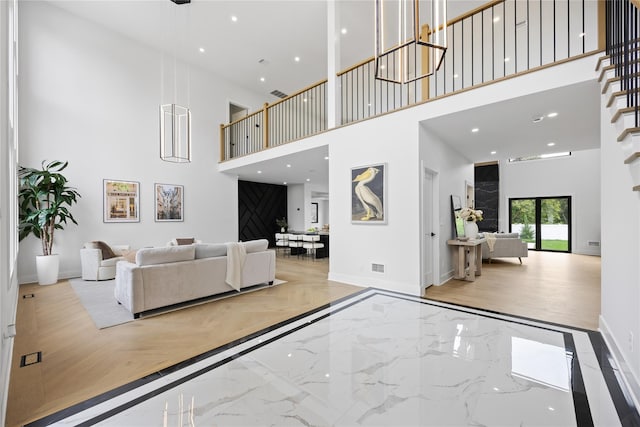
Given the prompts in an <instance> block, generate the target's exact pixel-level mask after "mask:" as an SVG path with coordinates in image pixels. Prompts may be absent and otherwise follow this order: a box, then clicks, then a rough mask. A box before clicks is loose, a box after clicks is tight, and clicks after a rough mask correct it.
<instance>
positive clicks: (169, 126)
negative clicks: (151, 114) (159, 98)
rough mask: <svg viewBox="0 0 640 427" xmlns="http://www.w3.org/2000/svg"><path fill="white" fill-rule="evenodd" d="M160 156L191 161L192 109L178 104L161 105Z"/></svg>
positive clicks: (174, 160) (173, 159)
mask: <svg viewBox="0 0 640 427" xmlns="http://www.w3.org/2000/svg"><path fill="white" fill-rule="evenodd" d="M160 158H161V159H162V160H164V161H167V162H174V163H189V162H191V111H189V109H188V108H185V107H182V106H180V105H176V104H165V105H161V106H160Z"/></svg>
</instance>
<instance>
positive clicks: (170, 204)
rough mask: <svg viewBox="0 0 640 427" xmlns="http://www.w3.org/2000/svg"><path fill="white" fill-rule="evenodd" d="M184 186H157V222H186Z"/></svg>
mask: <svg viewBox="0 0 640 427" xmlns="http://www.w3.org/2000/svg"><path fill="white" fill-rule="evenodd" d="M183 207H184V186H183V185H174V184H156V221H158V222H165V221H184V209H183Z"/></svg>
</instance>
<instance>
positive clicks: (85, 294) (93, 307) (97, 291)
mask: <svg viewBox="0 0 640 427" xmlns="http://www.w3.org/2000/svg"><path fill="white" fill-rule="evenodd" d="M69 283H70V284H71V288H73V290H74V291H75V293H76V295H78V298H79V299H80V302H81V303H82V305H83V306H84V308H85V309H86V310H87V313H89V316H91V319H92V320H93V323H95V325H96V327H97V328H98V329H105V328H109V327H111V326H116V325H121V324H123V323H127V322H132V321H133V320H134V318H133V314H131V313H130V312H129V310H127V309H126V308H124V307H123V306H122V305H120V304H118V302H117V301H116V299H115V297H114V296H113V291H114V288H115V284H116V281H115V279H112V280H103V281H99V282H95V281H88V280H82V279H69ZM283 283H286V281H284V280H280V279H275V281H274V282H273V285H274V286H275V285H281V284H283ZM256 290H259V289H256ZM213 299H215V297H212V299H211V300H207V301H200V303H204V302H209V301H212V300H213ZM180 308H184V306H181V307H180ZM167 311H171V309H170V308H168V309H167V310H163V311H158V312H156V313H154V314H161V313H162V312H167ZM144 317H148V316H143V318H144Z"/></svg>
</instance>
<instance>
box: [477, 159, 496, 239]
mask: <svg viewBox="0 0 640 427" xmlns="http://www.w3.org/2000/svg"><path fill="white" fill-rule="evenodd" d="M474 181H475V198H476V209H480V210H481V211H482V213H483V215H482V216H483V217H484V219H483V220H482V221H480V222H478V223H477V224H478V230H480V231H490V232H494V231H499V230H498V208H499V201H500V191H499V190H500V170H499V167H498V164H497V163H496V164H493V165H483V166H476V167H475V177H474Z"/></svg>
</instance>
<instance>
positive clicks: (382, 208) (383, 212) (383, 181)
mask: <svg viewBox="0 0 640 427" xmlns="http://www.w3.org/2000/svg"><path fill="white" fill-rule="evenodd" d="M351 222H352V223H354V224H356V223H357V224H386V223H387V164H386V163H379V164H375V165H369V166H361V167H357V168H352V169H351Z"/></svg>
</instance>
